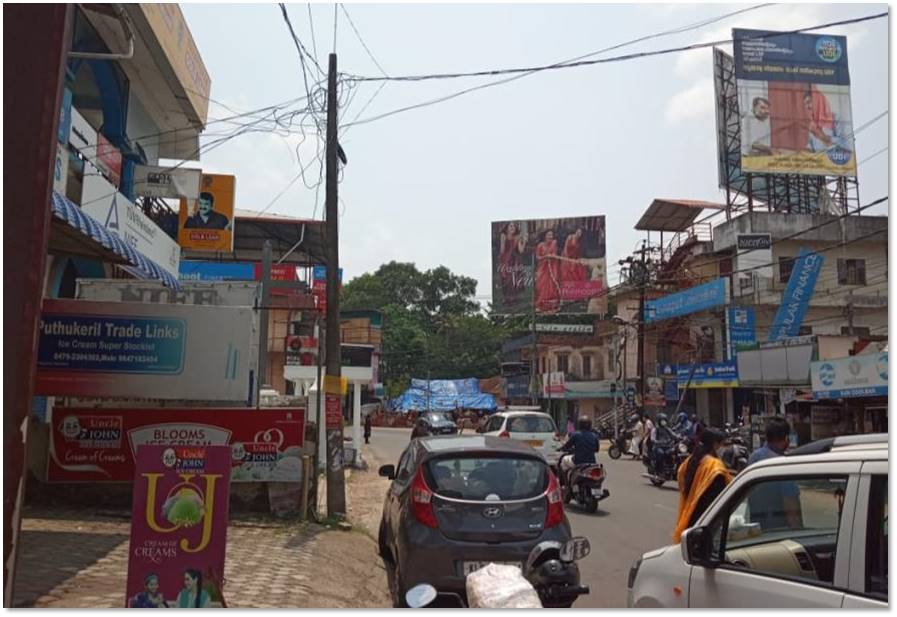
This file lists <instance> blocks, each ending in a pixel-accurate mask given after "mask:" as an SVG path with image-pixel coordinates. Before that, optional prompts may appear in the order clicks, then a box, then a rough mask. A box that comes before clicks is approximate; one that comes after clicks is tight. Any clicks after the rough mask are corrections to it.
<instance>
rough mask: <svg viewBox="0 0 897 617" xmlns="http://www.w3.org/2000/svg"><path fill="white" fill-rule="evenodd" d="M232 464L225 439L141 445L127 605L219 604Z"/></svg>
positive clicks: (147, 606) (133, 516)
mask: <svg viewBox="0 0 897 617" xmlns="http://www.w3.org/2000/svg"><path fill="white" fill-rule="evenodd" d="M229 466H230V448H226V447H222V446H180V445H178V446H173V447H168V446H143V447H142V448H140V451H139V452H138V455H137V473H136V475H135V476H134V499H133V501H132V514H131V540H130V543H129V544H128V582H127V592H126V595H125V606H126V607H128V608H220V607H222V605H223V604H224V602H223V600H222V591H223V590H222V588H223V583H224V556H225V549H226V547H227V521H228V508H229V503H228V500H229V496H230V482H229V478H228V474H227V470H228V467H229Z"/></svg>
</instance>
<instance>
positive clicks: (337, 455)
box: [318, 54, 346, 516]
mask: <svg viewBox="0 0 897 617" xmlns="http://www.w3.org/2000/svg"><path fill="white" fill-rule="evenodd" d="M336 107H337V94H336V54H330V66H329V67H328V72H327V153H326V156H327V180H326V182H327V183H326V193H325V198H324V201H325V211H326V216H327V221H326V226H325V234H326V235H325V238H326V244H325V252H326V256H327V342H326V348H327V375H326V378H325V380H324V392H325V396H326V397H327V405H326V413H325V415H326V420H325V421H326V424H327V516H335V515H345V514H346V475H345V471H344V470H343V414H342V401H343V394H344V393H343V391H342V378H341V371H340V340H339V339H340V336H339V334H340V332H339V207H338V203H339V201H338V198H337V188H338V185H339V179H338V176H339V144H338V143H337V129H338V127H337V121H338V119H337V109H336ZM318 387H319V388H320V384H319V385H318ZM320 393H321V392H320V390H319V391H318V395H319V396H320ZM336 409H338V410H339V413H338V414H336V413H335V410H336Z"/></svg>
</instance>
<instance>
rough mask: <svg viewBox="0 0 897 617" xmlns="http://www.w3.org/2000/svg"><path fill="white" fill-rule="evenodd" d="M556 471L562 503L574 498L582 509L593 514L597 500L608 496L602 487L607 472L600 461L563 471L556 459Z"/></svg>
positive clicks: (596, 508)
mask: <svg viewBox="0 0 897 617" xmlns="http://www.w3.org/2000/svg"><path fill="white" fill-rule="evenodd" d="M556 471H557V476H558V478H560V481H561V491H562V492H563V495H564V503H570V502H571V501H573V500H574V499H575V500H576V503H577V504H578V505H579V506H580V507H581V508H582V509H583V510H585V511H586V512H588V513H589V514H594V513H595V512H596V511H597V510H598V502H599V501H602V500H604V499H607V498H608V497H610V491H609V490H607V489H606V488H604V487H603V485H604V480H605V479H606V478H607V472H605V470H604V465H602V464H601V463H589V464H587V465H577V466H576V467H574V468H573V469H571V470H570V471H569V472H564V471H563V470H562V469H561V468H560V461H558V466H557V470H556Z"/></svg>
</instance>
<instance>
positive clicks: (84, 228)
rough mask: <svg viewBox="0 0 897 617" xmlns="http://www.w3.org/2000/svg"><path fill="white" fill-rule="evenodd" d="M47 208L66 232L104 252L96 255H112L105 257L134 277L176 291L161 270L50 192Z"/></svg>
mask: <svg viewBox="0 0 897 617" xmlns="http://www.w3.org/2000/svg"><path fill="white" fill-rule="evenodd" d="M50 207H51V209H52V211H53V217H54V218H55V219H57V220H58V221H62V222H63V223H65V224H66V225H67V227H66V229H69V230H70V231H71V230H74V231H77V232H80V233H79V238H78V239H79V240H83V237H84V236H86V237H87V238H88V239H89V241H90V242H92V243H95V244H97V245H99V247H97V248H100V247H102V249H105V251H103V250H98V251H96V253H98V254H100V255H102V254H104V253H105V254H107V255H108V253H112V255H109V257H110V258H112V259H115V258H118V259H120V260H123V261H124V262H126V264H127V266H126V267H127V269H128V271H129V272H131V273H133V274H134V275H135V276H139V277H141V278H147V279H157V280H160V281H162V283H163V284H164V285H166V286H167V287H172V288H174V289H177V288H178V281H177V278H175V277H174V276H172V275H171V274H169V273H168V272H166V271H165V270H163V269H162V268H161V267H160V266H159V264H157V263H156V262H154V261H153V260H152V259H149V258H148V257H147V256H145V255H143V254H142V253H140V252H139V251H137V250H135V249H134V248H133V247H131V246H128V244H127V243H125V241H124V240H122V239H121V238H119V237H118V235H117V234H116V233H114V232H111V231H109V230H107V229H106V228H105V227H104V226H103V225H100V223H98V222H97V221H96V219H94V218H93V217H92V216H90V215H89V214H87V213H86V212H84V211H83V210H82V209H81V208H79V207H78V206H76V205H75V204H73V203H72V202H71V201H69V200H68V199H66V198H65V197H63V196H62V195H60V194H59V193H57V192H56V191H53V197H52V199H51V200H50ZM73 252H74V251H73ZM107 252H108V253H107Z"/></svg>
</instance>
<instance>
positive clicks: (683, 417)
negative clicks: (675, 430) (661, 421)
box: [676, 411, 688, 425]
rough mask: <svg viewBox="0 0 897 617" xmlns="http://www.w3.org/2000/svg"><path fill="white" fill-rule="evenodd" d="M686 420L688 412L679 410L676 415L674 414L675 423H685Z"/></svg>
mask: <svg viewBox="0 0 897 617" xmlns="http://www.w3.org/2000/svg"><path fill="white" fill-rule="evenodd" d="M687 420H688V414H687V413H685V412H684V411H680V412H679V413H678V415H676V424H680V425H681V424H685V422H686V421H687Z"/></svg>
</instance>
